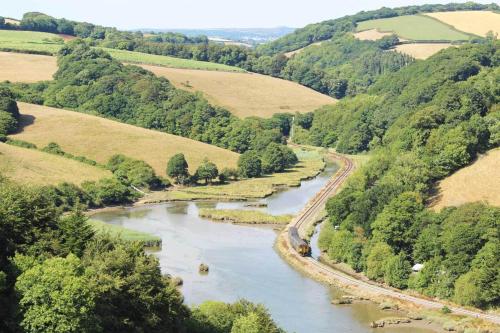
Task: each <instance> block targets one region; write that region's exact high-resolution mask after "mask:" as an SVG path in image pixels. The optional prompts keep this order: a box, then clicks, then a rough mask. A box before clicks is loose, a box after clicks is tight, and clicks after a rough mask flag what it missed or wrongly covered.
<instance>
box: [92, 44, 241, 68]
mask: <svg viewBox="0 0 500 333" xmlns="http://www.w3.org/2000/svg"><path fill="white" fill-rule="evenodd" d="M102 49H103V50H104V51H106V52H108V53H109V54H110V55H111V56H112V57H113V58H115V59H116V60H119V61H122V62H128V63H140V64H150V65H159V66H165V67H174V68H186V69H201V70H209V71H227V72H244V70H243V69H241V68H238V67H233V66H227V65H223V64H216V63H213V62H206V61H197V60H191V59H181V58H174V57H168V56H161V55H154V54H147V53H141V52H132V51H125V50H115V49H108V48H102Z"/></svg>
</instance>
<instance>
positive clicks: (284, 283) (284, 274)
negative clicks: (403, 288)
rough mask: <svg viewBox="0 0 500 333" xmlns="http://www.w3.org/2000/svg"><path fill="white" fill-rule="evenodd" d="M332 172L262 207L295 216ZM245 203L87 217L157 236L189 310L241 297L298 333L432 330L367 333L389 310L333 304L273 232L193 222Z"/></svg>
mask: <svg viewBox="0 0 500 333" xmlns="http://www.w3.org/2000/svg"><path fill="white" fill-rule="evenodd" d="M335 170H336V166H334V165H331V166H328V167H327V169H326V170H325V172H323V173H322V174H320V175H319V176H318V177H316V178H314V179H312V180H308V181H303V182H302V185H301V187H298V188H292V189H288V190H286V191H282V192H280V193H277V194H274V195H272V196H270V197H268V198H265V199H262V200H260V201H259V202H264V203H266V204H267V207H265V208H260V209H262V210H265V211H267V212H269V213H271V214H294V213H297V212H298V211H300V209H302V207H303V206H304V205H305V204H306V202H307V201H308V200H309V198H311V197H312V196H313V195H314V194H315V193H316V192H318V191H319V190H320V189H321V187H322V186H323V185H325V183H326V182H327V181H328V179H329V178H330V176H331V175H332V174H333V173H334V171H335ZM247 204H248V203H242V202H231V203H222V202H176V203H165V204H158V205H154V206H144V207H136V208H124V209H121V210H116V211H108V212H101V213H98V214H96V215H94V216H93V217H92V218H93V219H96V220H101V221H104V222H106V223H111V224H116V225H121V226H124V227H126V228H130V229H133V230H138V231H144V232H149V233H151V234H154V235H157V236H160V237H161V238H162V243H163V246H162V249H161V250H160V251H158V252H154V254H155V255H156V256H157V257H158V258H159V260H160V265H161V269H162V271H163V272H164V273H169V274H171V275H173V276H180V277H181V278H182V279H183V281H184V284H183V286H182V293H183V295H184V297H185V301H186V303H187V304H189V305H196V304H200V303H201V302H203V301H206V300H219V301H224V302H234V301H236V300H238V299H239V298H246V299H248V300H250V301H253V302H256V303H263V304H264V305H265V306H266V307H267V308H268V309H269V311H270V313H271V315H272V316H273V318H274V319H275V320H276V322H277V323H278V324H279V325H280V326H281V327H283V328H284V329H286V330H287V331H288V332H297V333H309V332H311V333H327V332H328V333H330V332H355V333H364V332H374V331H376V332H398V333H403V332H404V333H409V332H415V333H430V332H433V331H432V330H427V329H417V328H407V327H394V328H384V329H376V330H373V329H371V328H369V323H370V322H371V321H373V320H376V319H380V318H382V317H387V316H390V315H391V313H388V312H384V311H381V310H379V309H378V308H377V306H376V305H374V304H372V303H369V302H366V303H358V304H353V305H332V304H331V303H330V302H331V299H332V298H333V297H338V296H339V295H342V294H343V292H342V291H341V290H339V289H336V288H331V287H328V286H325V285H323V284H321V283H318V282H315V281H314V280H312V279H310V278H308V277H305V276H304V275H302V274H300V273H299V272H297V271H296V270H294V269H293V268H291V267H290V266H289V265H288V264H287V263H286V262H285V261H283V260H282V259H281V258H280V257H279V255H278V254H277V253H276V251H275V250H274V249H273V244H274V242H275V239H276V236H277V233H276V231H274V230H272V229H271V228H263V227H255V226H237V225H232V224H227V223H214V222H210V221H207V220H205V219H201V218H199V217H198V209H199V208H200V207H217V208H235V209H236V208H238V209H249V207H247ZM251 209H255V208H251ZM315 239H316V237H313V241H314V240H315ZM315 251H316V252H317V250H315ZM313 255H317V253H313ZM200 263H205V264H207V265H208V266H209V267H210V272H209V274H207V275H200V274H199V273H198V266H199V264H200ZM392 315H394V314H392Z"/></svg>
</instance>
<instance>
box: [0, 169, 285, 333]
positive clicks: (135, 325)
mask: <svg viewBox="0 0 500 333" xmlns="http://www.w3.org/2000/svg"><path fill="white" fill-rule="evenodd" d="M0 197H1V198H2V200H1V201H0V245H1V247H2V251H1V252H0V287H1V288H0V305H1V307H2V311H0V330H1V331H2V332H57V333H59V332H60V333H63V332H65V333H66V332H89V333H90V332H166V333H168V332H172V333H173V332H194V333H196V332H206V331H207V328H208V327H210V328H211V329H210V332H250V331H255V332H282V331H281V330H280V329H279V328H278V327H277V326H276V325H275V323H274V322H273V321H272V319H271V318H270V317H269V314H268V312H267V311H266V310H265V309H264V308H263V307H262V306H259V305H254V304H251V303H249V302H246V301H240V302H238V303H235V304H233V305H228V304H223V303H206V304H202V305H201V306H200V307H199V308H198V309H194V310H193V311H191V310H190V309H189V308H188V307H187V306H186V305H184V304H183V298H182V295H181V294H180V292H179V291H178V290H177V289H175V286H174V284H173V283H171V281H170V278H168V277H164V276H162V274H161V272H160V267H159V264H158V259H157V258H155V257H154V256H152V255H149V254H146V252H145V251H144V249H143V246H142V244H141V243H134V242H124V241H120V240H118V239H112V238H109V237H107V236H96V235H94V233H93V231H92V229H91V227H90V225H89V224H88V223H87V222H86V218H85V217H84V215H82V214H81V213H79V212H78V211H75V212H73V213H71V214H70V215H64V216H63V215H62V213H61V210H60V209H58V208H57V207H56V203H55V201H54V200H53V199H52V198H51V197H50V196H47V195H46V191H45V190H44V189H43V188H36V187H24V186H19V185H16V184H14V183H11V182H9V181H7V180H5V179H3V178H2V180H1V181H0ZM214 308H216V309H217V311H213V309H214ZM221 322H224V323H225V324H224V325H223V326H218V325H217V323H221Z"/></svg>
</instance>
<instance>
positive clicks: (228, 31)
mask: <svg viewBox="0 0 500 333" xmlns="http://www.w3.org/2000/svg"><path fill="white" fill-rule="evenodd" d="M139 30H140V31H142V32H145V33H146V32H156V33H157V32H177V33H181V34H184V35H186V36H200V35H202V36H207V37H209V38H212V39H217V38H219V39H227V40H231V41H239V42H245V43H249V44H261V43H266V42H269V41H273V40H275V39H278V38H280V37H283V36H285V35H287V34H289V33H292V32H293V31H295V28H289V27H276V28H219V29H139Z"/></svg>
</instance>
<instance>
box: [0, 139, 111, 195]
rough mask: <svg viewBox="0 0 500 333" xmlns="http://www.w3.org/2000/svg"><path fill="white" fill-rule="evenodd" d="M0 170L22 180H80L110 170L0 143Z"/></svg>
mask: <svg viewBox="0 0 500 333" xmlns="http://www.w3.org/2000/svg"><path fill="white" fill-rule="evenodd" d="M0 173H1V174H4V175H5V176H7V177H9V178H11V179H12V180H14V181H17V182H21V183H25V184H37V185H56V184H59V183H62V182H69V183H74V184H81V183H82V182H84V181H86V180H98V179H101V178H105V177H111V173H110V172H109V171H106V170H103V169H101V168H98V167H94V166H90V165H88V164H84V163H81V162H78V161H74V160H70V159H67V158H64V157H60V156H56V155H51V154H48V153H44V152H41V151H37V150H34V149H27V148H21V147H16V146H11V145H7V144H5V143H0Z"/></svg>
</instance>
